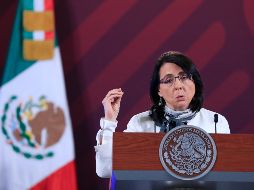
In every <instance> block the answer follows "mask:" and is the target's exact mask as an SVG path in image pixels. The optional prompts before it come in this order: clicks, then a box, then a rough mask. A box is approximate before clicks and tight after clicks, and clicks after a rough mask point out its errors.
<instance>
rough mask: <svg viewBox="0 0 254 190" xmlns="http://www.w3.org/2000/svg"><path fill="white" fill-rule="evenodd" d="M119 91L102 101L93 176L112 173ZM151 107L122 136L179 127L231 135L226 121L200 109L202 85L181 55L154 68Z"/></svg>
mask: <svg viewBox="0 0 254 190" xmlns="http://www.w3.org/2000/svg"><path fill="white" fill-rule="evenodd" d="M123 94H124V93H123V91H122V90H121V88H119V89H113V90H110V91H109V92H108V94H107V95H106V97H105V98H104V99H103V101H102V104H103V106H104V112H105V117H104V118H102V119H101V121H100V126H101V129H100V130H99V131H98V133H97V137H96V140H97V146H95V151H96V173H97V175H98V176H100V177H110V176H111V172H112V136H113V132H114V131H115V128H116V127H117V115H118V113H119V109H120V102H121V98H122V96H123ZM150 97H151V100H152V102H153V106H152V107H151V109H150V110H149V111H146V112H142V113H139V114H137V115H135V116H133V117H132V118H131V120H130V121H129V123H128V125H127V129H126V130H124V131H125V132H152V133H153V132H156V133H158V132H168V131H169V130H171V129H172V128H174V127H177V126H180V125H186V124H188V125H194V126H197V127H200V128H202V129H204V130H205V131H206V132H208V133H214V132H215V122H214V118H215V115H217V117H218V122H217V123H216V126H217V127H216V128H217V132H218V133H230V129H229V125H228V122H227V120H226V119H225V117H223V116H222V115H220V114H216V113H215V112H212V111H209V110H207V109H205V108H202V104H203V83H202V81H201V78H200V75H199V72H198V71H197V69H196V67H195V65H194V64H193V63H192V61H191V60H190V59H189V58H188V57H187V56H185V55H183V54H182V53H180V52H174V51H169V52H166V53H164V54H162V55H161V56H160V57H159V59H158V61H157V64H156V65H155V68H154V71H153V75H152V80H151V84H150Z"/></svg>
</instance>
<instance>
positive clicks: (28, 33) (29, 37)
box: [23, 31, 33, 40]
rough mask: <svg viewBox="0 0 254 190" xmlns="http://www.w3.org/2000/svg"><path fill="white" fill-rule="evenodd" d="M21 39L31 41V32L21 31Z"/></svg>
mask: <svg viewBox="0 0 254 190" xmlns="http://www.w3.org/2000/svg"><path fill="white" fill-rule="evenodd" d="M23 38H24V39H29V40H32V39H33V32H27V31H23Z"/></svg>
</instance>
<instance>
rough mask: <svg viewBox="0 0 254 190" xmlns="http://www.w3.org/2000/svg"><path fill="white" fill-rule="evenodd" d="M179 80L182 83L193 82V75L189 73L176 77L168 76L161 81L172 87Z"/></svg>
mask: <svg viewBox="0 0 254 190" xmlns="http://www.w3.org/2000/svg"><path fill="white" fill-rule="evenodd" d="M177 78H178V79H179V81H181V82H182V83H185V82H186V81H188V80H192V75H191V74H187V73H182V74H179V75H178V76H176V77H175V76H174V75H167V76H165V77H164V78H163V79H161V80H160V83H162V84H167V85H168V86H172V85H173V84H174V83H175V81H176V79H177Z"/></svg>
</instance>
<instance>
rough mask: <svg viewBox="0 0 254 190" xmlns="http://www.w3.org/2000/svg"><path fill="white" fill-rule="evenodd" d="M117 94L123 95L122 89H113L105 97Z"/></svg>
mask: <svg viewBox="0 0 254 190" xmlns="http://www.w3.org/2000/svg"><path fill="white" fill-rule="evenodd" d="M119 93H123V91H122V89H121V88H116V89H113V90H110V91H109V92H108V93H107V95H106V96H109V95H111V94H119Z"/></svg>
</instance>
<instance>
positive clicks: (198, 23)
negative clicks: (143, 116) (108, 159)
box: [0, 0, 254, 190]
mask: <svg viewBox="0 0 254 190" xmlns="http://www.w3.org/2000/svg"><path fill="white" fill-rule="evenodd" d="M17 3H18V0H1V1H0V4H1V5H0V28H1V33H0V75H1V74H2V71H3V67H4V63H5V59H6V55H7V51H8V46H9V41H10V35H11V30H12V25H13V20H14V16H15V11H16V8H17ZM253 10H254V1H252V0H234V1H231V0H223V1H204V0H203V1H202V0H192V1H188V0H174V1H169V0H160V1H156V0H139V1H137V0H124V1H119V0H107V1H103V0H90V1H89V0H55V17H56V29H57V35H58V39H59V45H60V48H61V53H62V60H63V67H64V74H65V82H66V90H67V96H68V102H69V108H70V112H71V117H72V122H73V131H74V138H75V148H76V166H77V174H78V185H79V189H93V190H96V189H107V186H108V180H107V179H106V180H105V179H100V178H99V177H97V176H96V173H95V158H94V157H95V153H94V148H93V146H94V145H95V144H96V142H95V135H96V132H97V130H98V129H99V119H100V117H101V116H103V108H102V105H101V101H102V99H103V97H104V95H105V94H106V93H107V91H108V90H110V89H112V88H118V87H121V88H122V89H123V90H124V92H125V95H124V98H123V100H122V104H121V111H120V114H119V118H118V119H119V127H118V128H117V131H122V130H123V129H125V127H126V124H127V122H128V120H129V119H130V117H131V116H132V115H134V114H136V113H138V112H141V111H145V110H147V109H149V107H150V106H151V103H150V100H149V96H148V90H149V81H150V75H151V72H152V68H153V65H154V63H155V61H156V59H157V58H158V56H159V55H160V54H161V53H163V52H165V51H168V50H177V51H181V52H183V53H185V54H187V55H188V56H190V57H191V58H192V59H193V61H194V62H195V63H196V65H197V67H198V69H199V70H200V73H201V76H202V79H203V82H204V84H205V94H204V95H205V105H204V107H206V108H208V109H211V110H213V111H217V112H219V113H221V114H223V115H224V116H225V117H226V118H227V119H228V121H229V124H230V128H231V132H232V133H254V119H253V111H252V108H253V102H254V101H253V92H254V91H253V85H254V81H253V74H254V63H253V58H254V43H253V42H254V38H253V37H254V11H253Z"/></svg>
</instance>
